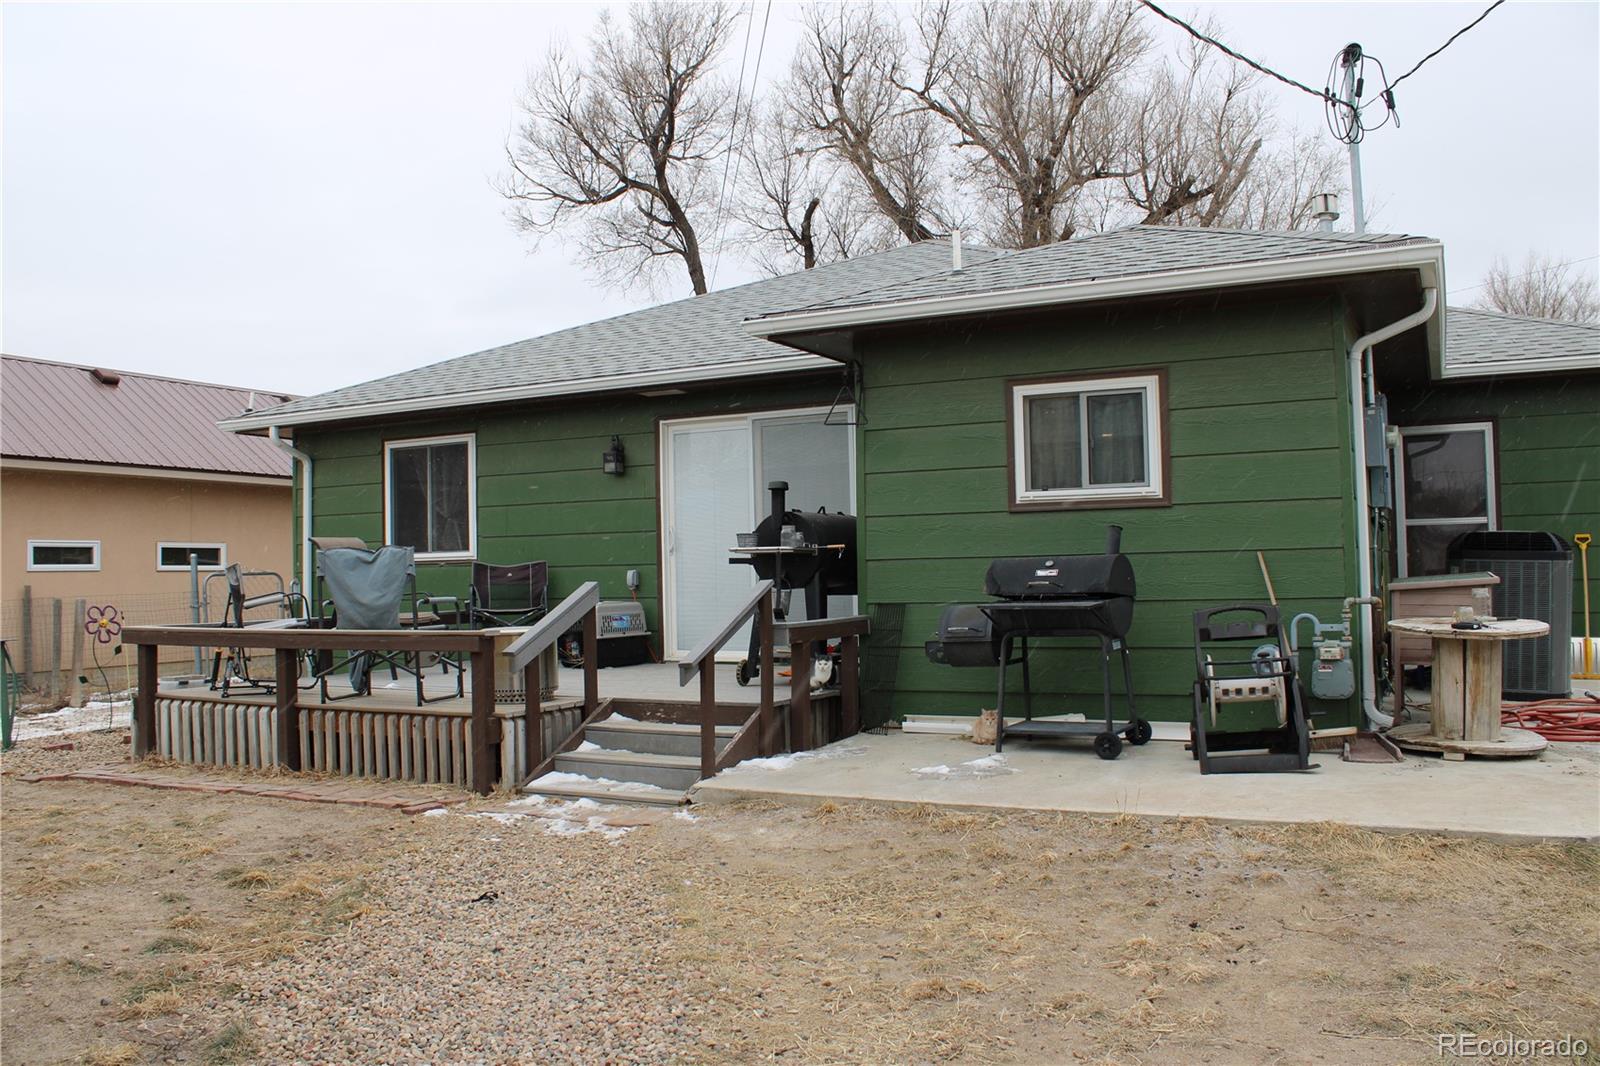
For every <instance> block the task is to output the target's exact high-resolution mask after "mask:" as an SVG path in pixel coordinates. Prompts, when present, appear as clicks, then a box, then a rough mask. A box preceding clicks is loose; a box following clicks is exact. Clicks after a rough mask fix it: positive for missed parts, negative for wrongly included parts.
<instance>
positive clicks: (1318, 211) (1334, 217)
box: [1311, 192, 1339, 233]
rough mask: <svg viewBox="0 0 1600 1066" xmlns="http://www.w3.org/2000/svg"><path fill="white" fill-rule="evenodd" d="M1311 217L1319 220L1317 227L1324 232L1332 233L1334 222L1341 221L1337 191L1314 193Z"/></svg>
mask: <svg viewBox="0 0 1600 1066" xmlns="http://www.w3.org/2000/svg"><path fill="white" fill-rule="evenodd" d="M1311 217H1312V218H1314V219H1316V220H1317V229H1319V230H1321V231H1322V232H1323V233H1332V232H1333V224H1334V223H1335V222H1337V221H1339V194H1338V193H1336V192H1319V193H1313V194H1312V197H1311Z"/></svg>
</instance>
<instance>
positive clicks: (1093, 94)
mask: <svg viewBox="0 0 1600 1066" xmlns="http://www.w3.org/2000/svg"><path fill="white" fill-rule="evenodd" d="M917 27H918V31H919V38H920V44H921V60H922V61H921V70H920V77H919V78H917V79H916V80H915V81H910V82H902V83H901V89H902V90H903V91H904V92H905V93H906V94H908V95H909V96H910V97H911V98H912V99H914V100H915V101H916V102H917V103H918V104H919V105H920V106H921V107H923V108H924V109H925V110H926V111H927V112H928V113H929V114H931V115H934V116H937V117H938V118H939V119H941V120H942V121H943V123H944V124H946V125H947V126H948V127H949V131H950V132H951V133H952V134H953V135H954V142H955V147H956V149H957V152H958V153H959V154H960V156H961V158H962V161H963V162H962V166H961V169H960V173H961V175H962V177H963V178H964V179H965V180H966V182H967V184H968V187H969V188H970V189H971V190H972V192H973V193H975V194H976V195H977V196H978V197H979V198H980V200H983V199H987V200H988V202H989V203H990V204H991V205H992V206H993V208H995V210H991V211H990V212H989V217H990V228H991V230H993V231H994V232H993V233H992V234H991V236H992V237H993V239H995V240H997V241H999V242H1000V243H1003V244H1006V245H1009V246H1012V247H1019V248H1029V247H1033V246H1035V245H1040V244H1049V243H1051V242H1052V241H1060V240H1066V239H1067V238H1069V237H1071V236H1072V235H1073V233H1074V232H1076V230H1077V229H1078V228H1079V225H1080V220H1079V219H1078V218H1077V217H1076V216H1075V213H1074V205H1075V203H1076V201H1077V199H1078V198H1079V196H1080V195H1081V194H1082V192H1083V190H1084V188H1085V187H1086V186H1088V185H1089V184H1091V183H1092V182H1096V181H1101V180H1104V179H1106V178H1118V177H1122V176H1124V175H1125V174H1127V170H1126V168H1125V166H1124V163H1123V152H1122V151H1121V144H1120V142H1121V141H1122V140H1123V135H1124V133H1125V129H1126V125H1127V118H1128V107H1127V100H1126V97H1125V95H1124V94H1123V93H1122V92H1120V91H1119V83H1120V82H1121V81H1122V80H1123V79H1124V77H1125V76H1126V75H1127V73H1128V72H1129V71H1130V70H1132V68H1133V67H1134V65H1135V64H1137V63H1138V61H1139V59H1140V57H1141V56H1142V55H1143V54H1144V51H1145V48H1146V47H1147V43H1148V39H1147V37H1146V36H1145V34H1144V32H1143V31H1142V30H1141V29H1140V27H1139V25H1138V22H1137V19H1136V14H1135V9H1134V8H1133V7H1132V5H1130V4H1126V3H1115V4H1097V3H1093V2H1090V0H1071V2H1066V3H1059V2H1058V3H1050V2H1027V3H1017V4H979V5H960V6H957V5H955V4H953V3H951V2H949V0H943V2H940V3H937V4H933V5H930V6H927V7H924V8H923V9H922V10H921V12H920V13H919V15H918V18H917ZM995 197H998V200H996V199H994V198H995Z"/></svg>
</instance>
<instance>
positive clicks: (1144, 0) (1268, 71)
mask: <svg viewBox="0 0 1600 1066" xmlns="http://www.w3.org/2000/svg"><path fill="white" fill-rule="evenodd" d="M1139 2H1140V3H1141V4H1143V5H1144V6H1145V7H1147V8H1149V9H1150V10H1151V11H1154V12H1155V13H1156V14H1157V15H1160V16H1161V17H1162V18H1164V19H1166V20H1167V21H1168V22H1170V23H1172V24H1173V25H1174V26H1179V27H1182V28H1183V29H1184V30H1185V31H1186V32H1188V34H1189V36H1191V37H1193V38H1194V39H1195V40H1197V41H1204V42H1205V43H1206V44H1209V45H1210V46H1211V47H1213V48H1215V49H1217V50H1218V51H1220V52H1222V53H1224V54H1225V55H1229V56H1232V57H1233V58H1234V59H1237V60H1238V61H1239V62H1241V63H1243V64H1244V65H1245V66H1247V67H1250V68H1252V69H1254V70H1258V71H1260V72H1261V73H1263V74H1265V75H1266V76H1267V77H1269V78H1277V79H1278V80H1279V81H1281V82H1283V83H1284V84H1285V85H1289V86H1293V87H1294V88H1296V89H1299V90H1300V91H1301V92H1303V93H1310V94H1311V95H1312V96H1315V97H1316V98H1317V99H1318V100H1324V101H1327V100H1333V99H1334V97H1333V96H1332V95H1331V94H1330V93H1329V92H1327V91H1326V90H1318V89H1313V88H1311V86H1309V85H1304V84H1302V83H1300V82H1298V81H1295V80H1294V79H1293V78H1291V77H1288V76H1286V75H1283V74H1279V73H1278V72H1277V71H1275V70H1273V69H1272V68H1271V67H1267V66H1263V65H1261V64H1260V63H1257V62H1256V61H1255V60H1254V59H1251V58H1250V57H1249V56H1247V55H1243V54H1241V53H1239V52H1235V51H1234V50H1233V49H1232V48H1229V47H1228V46H1227V45H1225V44H1223V43H1222V42H1221V41H1219V40H1217V39H1216V38H1215V37H1207V36H1206V35H1205V34H1203V33H1201V32H1200V31H1199V30H1197V29H1195V28H1194V27H1193V26H1191V25H1189V24H1188V23H1187V22H1185V21H1183V20H1182V19H1181V18H1178V17H1177V16H1176V15H1169V14H1167V13H1166V12H1165V11H1163V10H1161V9H1160V8H1159V7H1157V6H1156V5H1155V4H1153V3H1151V2H1150V0H1139ZM1498 2H1499V3H1505V0H1498ZM1468 28H1469V29H1470V28H1471V27H1468ZM1462 32H1463V33H1464V32H1466V31H1465V30H1463V31H1462ZM1458 36H1459V35H1458ZM1423 62H1424V63H1425V62H1427V60H1423ZM1417 65H1418V66H1421V65H1422V64H1421V63H1419V64H1417Z"/></svg>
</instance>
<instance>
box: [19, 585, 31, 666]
mask: <svg viewBox="0 0 1600 1066" xmlns="http://www.w3.org/2000/svg"><path fill="white" fill-rule="evenodd" d="M21 674H22V683H23V684H24V685H28V686H30V687H31V686H32V685H33V586H32V585H24V586H22V671H21Z"/></svg>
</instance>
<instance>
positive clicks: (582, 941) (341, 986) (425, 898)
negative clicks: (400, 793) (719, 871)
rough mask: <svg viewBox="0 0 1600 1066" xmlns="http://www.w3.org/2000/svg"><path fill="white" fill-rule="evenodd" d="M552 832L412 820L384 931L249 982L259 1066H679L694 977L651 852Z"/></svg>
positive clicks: (346, 935)
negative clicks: (675, 956)
mask: <svg viewBox="0 0 1600 1066" xmlns="http://www.w3.org/2000/svg"><path fill="white" fill-rule="evenodd" d="M546 824H547V822H546V820H545V819H540V818H527V819H524V820H519V821H513V822H504V821H494V820H488V819H482V818H473V817H470V816H463V815H454V814H452V815H450V816H448V817H441V818H430V819H418V820H416V821H415V822H413V823H412V826H413V828H414V829H415V832H416V834H417V837H418V838H419V839H418V840H417V842H416V843H415V846H413V847H412V848H410V849H409V850H408V852H407V854H406V855H404V856H403V857H401V858H400V859H398V860H396V861H393V862H391V863H389V864H388V865H386V866H385V867H384V868H383V869H382V870H381V871H380V872H379V873H378V874H377V875H375V876H374V877H373V881H374V883H375V884H376V885H378V886H381V889H380V892H381V894H380V897H379V905H380V906H381V908H382V913H381V914H378V915H372V916H367V917H365V918H363V919H361V920H360V921H358V922H357V923H355V924H354V925H352V926H351V927H350V928H349V929H348V930H346V931H345V932H343V933H340V934H338V935H335V936H334V937H331V938H329V939H328V940H325V941H323V942H321V943H320V944H318V945H316V946H315V947H314V948H312V949H311V950H309V951H306V952H302V953H300V954H298V955H296V956H293V957H290V958H285V959H282V960H279V961H278V962H275V963H272V964H270V965H268V966H266V967H263V968H261V969H260V970H257V971H254V972H251V973H249V974H245V975H243V976H242V977H241V984H242V985H243V992H242V993H241V997H240V998H241V1000H242V1001H243V1003H244V1010H245V1015H246V1017H247V1018H248V1020H249V1022H250V1024H251V1027H252V1029H253V1031H254V1036H255V1039H256V1041H257V1050H258V1054H259V1057H260V1060H261V1061H266V1062H296V1063H301V1062H305V1063H311V1062H316V1063H325V1062H384V1063H424V1062H426V1063H434V1062H460V1063H467V1062H539V1063H557V1062H584V1063H594V1062H641V1063H642V1062H650V1063H656V1062H669V1061H674V1060H681V1059H683V1058H686V1057H693V1049H694V1048H695V1047H696V1045H697V1044H698V1042H699V1021H700V1018H701V1017H702V1016H703V1007H696V1006H692V1005H691V1004H690V1002H689V997H688V996H687V995H686V994H685V991H684V990H685V988H686V986H687V985H688V984H689V983H690V982H691V981H693V980H695V979H696V976H697V975H696V974H694V973H693V972H691V971H690V970H689V969H687V968H686V967H685V966H683V965H681V964H679V963H676V962H674V961H673V960H671V959H670V958H669V957H668V954H667V951H666V948H667V942H668V940H669V938H670V936H671V935H672V932H673V929H674V928H675V926H676V919H675V918H674V915H673V913H672V911H671V910H670V909H669V908H668V907H667V906H664V905H663V901H662V899H661V895H660V892H659V889H658V888H657V887H655V885H654V884H653V883H652V881H651V879H650V875H651V862H652V857H651V856H650V854H649V851H650V850H652V849H650V848H649V847H648V846H647V845H646V844H645V842H644V839H643V838H640V837H634V836H631V835H630V836H627V837H622V838H621V839H617V838H616V837H615V836H612V837H611V838H609V839H608V836H607V835H606V834H602V833H594V834H584V835H573V836H559V835H557V836H553V835H551V834H550V833H549V832H548V831H547V829H546Z"/></svg>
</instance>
